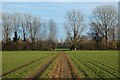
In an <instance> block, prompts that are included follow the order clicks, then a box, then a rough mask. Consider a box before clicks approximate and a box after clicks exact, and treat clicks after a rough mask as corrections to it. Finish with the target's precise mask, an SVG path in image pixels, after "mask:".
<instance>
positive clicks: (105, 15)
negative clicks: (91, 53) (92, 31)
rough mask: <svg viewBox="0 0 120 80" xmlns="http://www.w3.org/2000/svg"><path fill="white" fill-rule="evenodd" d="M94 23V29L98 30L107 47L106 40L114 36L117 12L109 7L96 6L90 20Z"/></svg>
mask: <svg viewBox="0 0 120 80" xmlns="http://www.w3.org/2000/svg"><path fill="white" fill-rule="evenodd" d="M90 21H91V23H92V24H93V23H94V27H95V26H96V29H99V33H100V34H101V35H102V36H103V37H104V38H105V43H106V47H107V45H108V38H109V37H110V36H113V40H114V38H115V37H114V36H115V29H116V27H117V26H116V25H117V10H116V8H115V7H113V6H111V5H102V6H97V7H96V8H95V9H94V10H93V16H92V17H91V19H90Z"/></svg>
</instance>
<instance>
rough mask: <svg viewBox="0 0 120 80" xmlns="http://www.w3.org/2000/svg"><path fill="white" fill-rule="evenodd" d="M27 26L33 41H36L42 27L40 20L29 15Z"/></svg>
mask: <svg viewBox="0 0 120 80" xmlns="http://www.w3.org/2000/svg"><path fill="white" fill-rule="evenodd" d="M27 26H28V32H29V36H30V39H31V41H35V39H36V38H37V37H38V36H37V34H38V31H39V29H40V27H41V22H40V18H37V17H32V16H31V15H29V16H28V21H27Z"/></svg>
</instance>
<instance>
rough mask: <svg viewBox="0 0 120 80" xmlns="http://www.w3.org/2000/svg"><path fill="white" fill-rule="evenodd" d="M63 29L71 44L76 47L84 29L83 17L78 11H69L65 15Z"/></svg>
mask: <svg viewBox="0 0 120 80" xmlns="http://www.w3.org/2000/svg"><path fill="white" fill-rule="evenodd" d="M65 18H66V20H67V21H66V22H65V29H66V33H67V36H68V37H69V38H70V39H71V42H72V43H73V44H74V45H75V46H76V43H77V41H78V40H79V39H80V37H81V34H82V32H83V30H84V28H85V25H84V15H83V14H82V13H81V12H80V10H70V11H67V13H66V16H65Z"/></svg>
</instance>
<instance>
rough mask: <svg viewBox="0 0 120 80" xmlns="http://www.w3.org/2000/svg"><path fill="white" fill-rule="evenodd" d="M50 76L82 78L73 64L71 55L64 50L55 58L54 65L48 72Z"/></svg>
mask: <svg viewBox="0 0 120 80" xmlns="http://www.w3.org/2000/svg"><path fill="white" fill-rule="evenodd" d="M48 77H49V78H71V79H75V78H77V79H80V77H79V75H78V72H77V69H76V68H75V66H74V65H73V64H72V61H71V60H70V58H69V56H68V55H67V54H66V53H65V52H63V51H62V52H61V53H60V55H59V56H58V57H57V58H56V59H55V61H54V64H53V67H52V69H51V70H50V71H49V73H48Z"/></svg>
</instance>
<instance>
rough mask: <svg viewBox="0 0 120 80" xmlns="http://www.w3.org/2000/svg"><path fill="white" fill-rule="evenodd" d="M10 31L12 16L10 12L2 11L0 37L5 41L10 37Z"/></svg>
mask: <svg viewBox="0 0 120 80" xmlns="http://www.w3.org/2000/svg"><path fill="white" fill-rule="evenodd" d="M11 31H12V18H11V14H9V13H6V12H5V13H3V14H2V39H3V41H5V42H7V41H9V39H10V36H11Z"/></svg>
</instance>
